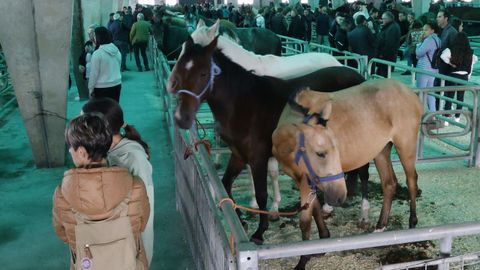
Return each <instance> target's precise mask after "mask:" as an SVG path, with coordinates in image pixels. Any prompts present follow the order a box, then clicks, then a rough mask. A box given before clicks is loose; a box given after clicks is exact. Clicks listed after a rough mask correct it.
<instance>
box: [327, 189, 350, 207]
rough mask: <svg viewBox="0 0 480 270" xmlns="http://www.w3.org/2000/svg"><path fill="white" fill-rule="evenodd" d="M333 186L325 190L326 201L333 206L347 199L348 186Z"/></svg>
mask: <svg viewBox="0 0 480 270" xmlns="http://www.w3.org/2000/svg"><path fill="white" fill-rule="evenodd" d="M343 186H344V187H338V186H332V187H329V188H327V189H326V190H325V191H324V199H325V202H326V203H328V204H329V205H331V206H340V205H341V204H342V203H344V202H345V200H346V199H347V188H346V187H345V185H343Z"/></svg>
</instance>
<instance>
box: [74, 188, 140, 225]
mask: <svg viewBox="0 0 480 270" xmlns="http://www.w3.org/2000/svg"><path fill="white" fill-rule="evenodd" d="M132 191H133V185H132V188H131V189H130V190H129V191H128V193H127V196H126V197H125V198H124V199H123V201H122V202H120V203H119V204H118V205H117V206H116V207H115V208H113V209H112V215H111V216H110V217H108V218H106V219H102V220H99V221H92V220H90V219H89V218H88V216H87V215H85V214H83V213H80V212H78V211H77V210H75V209H74V208H72V209H71V210H72V212H73V214H74V216H75V220H76V221H77V224H88V223H96V222H104V221H110V220H113V219H116V218H117V217H126V216H127V214H128V203H129V202H130V200H131V198H132Z"/></svg>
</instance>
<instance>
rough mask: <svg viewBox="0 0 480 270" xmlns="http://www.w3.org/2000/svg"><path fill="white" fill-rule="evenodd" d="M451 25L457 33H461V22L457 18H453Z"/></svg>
mask: <svg viewBox="0 0 480 270" xmlns="http://www.w3.org/2000/svg"><path fill="white" fill-rule="evenodd" d="M451 25H452V26H453V28H455V30H457V32H463V21H462V20H461V19H460V18H458V17H453V18H452V22H451Z"/></svg>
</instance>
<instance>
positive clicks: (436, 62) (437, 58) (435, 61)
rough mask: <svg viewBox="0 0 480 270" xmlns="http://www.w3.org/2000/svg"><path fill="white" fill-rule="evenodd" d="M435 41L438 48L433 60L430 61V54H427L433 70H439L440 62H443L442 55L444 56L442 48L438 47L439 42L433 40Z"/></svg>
mask: <svg viewBox="0 0 480 270" xmlns="http://www.w3.org/2000/svg"><path fill="white" fill-rule="evenodd" d="M433 41H435V45H436V47H437V48H436V49H435V51H434V52H433V55H432V59H430V56H429V55H428V53H427V58H428V61H429V62H430V66H431V67H432V68H433V69H438V67H439V66H440V63H441V62H440V61H442V59H441V58H440V55H442V48H441V47H438V43H437V40H435V38H433Z"/></svg>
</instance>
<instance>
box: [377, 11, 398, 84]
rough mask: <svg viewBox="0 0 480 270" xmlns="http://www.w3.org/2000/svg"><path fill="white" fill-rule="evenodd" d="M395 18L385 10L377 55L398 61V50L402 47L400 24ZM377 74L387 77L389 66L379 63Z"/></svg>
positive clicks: (391, 60)
mask: <svg viewBox="0 0 480 270" xmlns="http://www.w3.org/2000/svg"><path fill="white" fill-rule="evenodd" d="M394 18H395V17H394V15H393V13H391V12H390V11H385V12H384V13H383V14H382V23H383V24H382V30H381V31H380V33H379V34H378V45H377V57H378V58H380V59H383V60H386V61H390V62H397V51H398V48H399V47H400V26H399V25H398V24H397V23H396V22H395V21H394ZM392 71H393V69H392ZM377 74H378V75H380V76H383V77H387V76H388V67H387V66H386V65H382V64H378V65H377Z"/></svg>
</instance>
